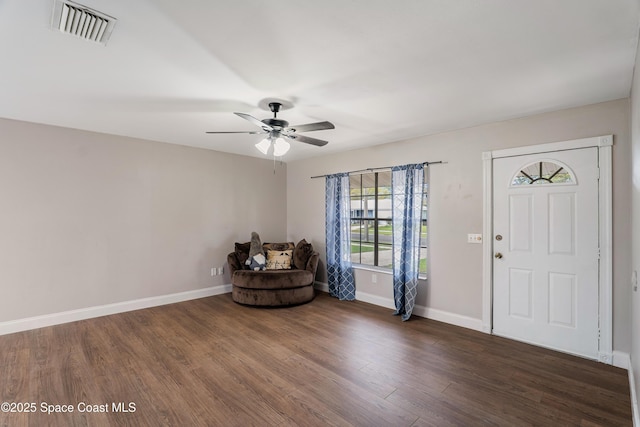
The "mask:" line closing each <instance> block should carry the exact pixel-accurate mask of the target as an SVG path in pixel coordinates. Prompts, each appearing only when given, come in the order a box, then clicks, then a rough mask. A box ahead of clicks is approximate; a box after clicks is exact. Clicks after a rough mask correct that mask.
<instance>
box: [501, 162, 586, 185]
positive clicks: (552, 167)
mask: <svg viewBox="0 0 640 427" xmlns="http://www.w3.org/2000/svg"><path fill="white" fill-rule="evenodd" d="M575 183H576V180H575V176H574V175H573V172H572V171H571V170H569V168H568V167H567V166H566V165H563V164H559V163H557V162H554V161H551V160H541V161H537V162H535V163H531V164H529V165H527V166H525V167H524V168H522V169H520V171H518V173H516V175H515V176H514V177H513V179H512V180H511V185H512V186H518V185H530V184H575Z"/></svg>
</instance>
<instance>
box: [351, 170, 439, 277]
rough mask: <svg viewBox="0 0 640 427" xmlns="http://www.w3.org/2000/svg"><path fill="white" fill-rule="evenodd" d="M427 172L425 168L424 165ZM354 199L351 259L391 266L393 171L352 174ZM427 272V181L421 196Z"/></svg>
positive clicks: (422, 247)
mask: <svg viewBox="0 0 640 427" xmlns="http://www.w3.org/2000/svg"><path fill="white" fill-rule="evenodd" d="M425 171H426V168H425ZM349 186H350V198H351V261H352V262H353V263H354V264H361V265H370V266H375V267H382V268H389V269H391V268H392V264H393V252H392V248H391V246H392V242H393V238H392V237H393V236H392V232H393V230H392V223H391V215H392V210H393V209H392V200H391V171H383V172H370V173H363V174H358V175H351V176H350V177H349ZM426 273H427V184H426V180H425V185H424V190H423V198H422V230H421V234H420V274H426Z"/></svg>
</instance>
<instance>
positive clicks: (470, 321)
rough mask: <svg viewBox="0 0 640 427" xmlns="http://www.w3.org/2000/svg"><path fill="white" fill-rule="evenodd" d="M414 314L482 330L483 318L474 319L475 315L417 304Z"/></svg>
mask: <svg viewBox="0 0 640 427" xmlns="http://www.w3.org/2000/svg"><path fill="white" fill-rule="evenodd" d="M413 314H415V315H417V316H421V317H426V318H427V319H431V320H437V321H438V322H444V323H449V324H450V325H455V326H460V327H463V328H467V329H473V330H474V331H480V332H483V330H482V319H474V318H473V317H469V316H463V315H461V314H456V313H450V312H448V311H443V310H437V309H435V308H429V307H424V306H421V305H416V306H415V307H413Z"/></svg>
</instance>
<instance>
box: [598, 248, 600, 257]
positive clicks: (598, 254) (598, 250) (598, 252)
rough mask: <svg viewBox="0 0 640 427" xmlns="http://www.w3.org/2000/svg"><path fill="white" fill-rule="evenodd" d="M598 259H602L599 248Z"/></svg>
mask: <svg viewBox="0 0 640 427" xmlns="http://www.w3.org/2000/svg"><path fill="white" fill-rule="evenodd" d="M598 259H600V248H598Z"/></svg>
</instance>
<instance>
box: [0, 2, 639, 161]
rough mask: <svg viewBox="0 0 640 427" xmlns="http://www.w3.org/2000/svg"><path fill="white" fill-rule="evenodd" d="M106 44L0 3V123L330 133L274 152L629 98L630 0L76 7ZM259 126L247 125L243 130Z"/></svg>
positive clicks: (46, 15)
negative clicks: (293, 127)
mask: <svg viewBox="0 0 640 427" xmlns="http://www.w3.org/2000/svg"><path fill="white" fill-rule="evenodd" d="M79 2H80V3H82V4H84V5H86V6H89V7H92V8H94V9H96V10H98V11H100V12H103V13H105V14H107V15H111V16H113V17H115V18H117V19H118V22H117V24H116V26H115V29H114V32H113V34H112V36H111V39H110V41H109V42H108V44H107V46H106V47H104V46H102V45H99V44H94V43H90V42H86V41H81V40H79V39H77V38H74V37H72V36H69V35H65V34H62V33H60V32H58V31H54V30H52V29H51V25H50V21H51V11H52V8H53V0H0V117H5V118H11V119H18V120H26V121H31V122H37V123H45V124H52V125H58V126H65V127H70V128H78V129H86V130H92V131H97V132H105V133H111V134H117V135H126V136H133V137H139V138H145V139H150V140H156V141H164V142H169V143H175V144H183V145H191V146H196V147H204V148H209V149H213V150H220V151H226V152H231V153H239V154H245V155H250V156H255V157H263V155H262V154H261V153H260V152H258V150H257V149H256V148H255V147H254V146H253V144H255V143H257V142H259V140H260V136H258V135H248V134H247V135H207V134H205V131H208V130H219V131H233V130H254V127H253V126H252V125H251V124H250V123H249V122H247V121H245V120H243V119H241V118H239V117H237V116H235V115H234V114H232V112H234V111H238V112H244V113H248V114H251V115H253V116H255V117H257V118H259V119H263V118H267V117H270V116H271V113H270V112H267V111H265V110H263V109H261V108H259V107H258V104H259V103H260V101H261V100H263V99H265V98H281V99H285V100H289V101H291V102H293V104H294V108H293V109H290V110H287V111H284V112H282V113H280V114H279V118H282V119H285V120H288V121H289V122H290V123H291V124H302V123H308V122H316V121H322V120H329V121H331V122H333V123H334V124H335V125H336V129H335V130H324V131H317V132H309V133H307V134H306V135H308V136H312V137H316V138H321V139H326V140H328V141H329V144H328V145H327V146H325V147H322V148H318V147H315V146H310V145H307V144H301V143H298V142H293V143H292V148H291V151H290V152H289V153H288V154H287V155H286V156H285V158H284V160H285V161H290V160H295V159H302V158H307V157H311V156H317V155H323V154H328V153H332V152H339V151H344V150H350V149H355V148H359V147H364V146H371V145H376V144H382V143H386V142H391V141H396V140H401V139H407V138H411V137H416V136H420V135H426V134H433V133H437V132H442V131H446V130H452V129H458V128H463V127H468V126H472V125H477V124H481V123H487V122H493V121H498V120H504V119H509V118H515V117H522V116H526V115H530V114H535V113H540V112H545V111H553V110H558V109H563V108H569V107H574V106H580V105H586V104H591V103H596V102H602V101H608V100H613V99H619V98H624V97H627V96H629V92H630V88H631V79H632V73H633V65H634V60H635V52H636V44H637V41H638V23H639V10H640V4H639V2H638V0H561V1H558V0H395V1H392V0H323V1H318V0H271V1H265V0H225V1H222V0H218V1H204V0H180V1H176V0H79ZM256 129H257V128H256Z"/></svg>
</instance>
